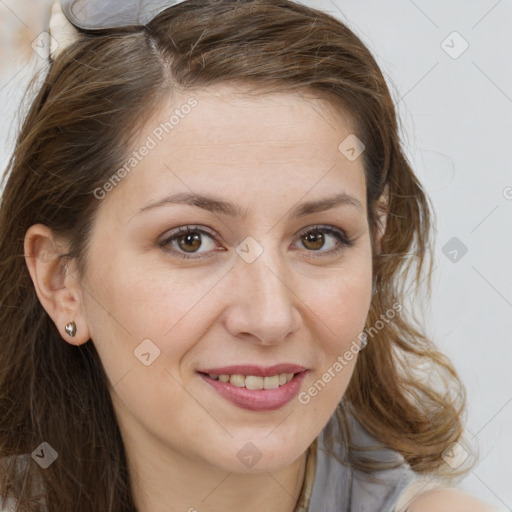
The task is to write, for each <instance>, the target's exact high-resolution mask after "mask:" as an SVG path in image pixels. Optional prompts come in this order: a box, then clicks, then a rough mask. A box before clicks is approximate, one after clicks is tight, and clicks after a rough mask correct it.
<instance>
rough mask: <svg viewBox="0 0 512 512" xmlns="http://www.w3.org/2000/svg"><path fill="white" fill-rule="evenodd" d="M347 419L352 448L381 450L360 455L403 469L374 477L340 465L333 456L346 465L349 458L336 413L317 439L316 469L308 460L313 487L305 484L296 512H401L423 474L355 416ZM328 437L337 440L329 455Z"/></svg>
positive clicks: (308, 474)
mask: <svg viewBox="0 0 512 512" xmlns="http://www.w3.org/2000/svg"><path fill="white" fill-rule="evenodd" d="M347 416H348V418H347V420H348V424H349V429H350V440H351V444H355V445H357V446H373V447H378V446H380V447H381V448H376V449H372V450H371V451H367V452H360V453H362V454H363V456H364V457H365V458H370V457H371V458H372V459H374V460H379V461H385V462H393V461H397V462H400V466H398V467H396V468H393V469H384V470H380V471H376V472H373V473H371V476H370V473H366V472H362V471H360V470H356V469H354V468H352V467H350V466H349V465H344V464H342V463H341V462H339V461H338V460H337V459H336V457H335V456H334V455H333V454H335V455H337V456H338V457H339V458H340V459H342V460H344V461H346V460H347V457H346V449H345V446H344V444H343V439H342V435H343V434H342V431H341V426H340V420H339V417H338V413H337V411H336V412H335V413H334V414H333V415H332V417H331V418H330V419H329V421H328V422H327V424H326V426H325V427H324V429H323V430H322V432H321V433H320V434H319V436H318V437H317V444H316V450H314V452H315V453H316V457H314V456H313V459H315V458H316V467H315V463H314V462H315V461H313V463H312V464H311V463H310V459H309V458H308V464H307V468H306V479H305V480H306V482H307V481H308V480H311V481H312V482H313V483H311V482H309V484H308V483H305V485H304V487H305V489H303V493H302V495H301V498H300V499H299V504H298V506H297V509H296V512H393V511H395V510H397V504H398V501H399V499H400V498H401V497H402V500H400V501H401V502H403V501H404V500H403V495H404V491H405V490H406V488H408V487H409V486H410V485H411V484H412V483H414V482H417V483H419V481H420V479H419V474H418V473H415V472H414V471H413V470H412V469H411V467H410V466H409V464H407V462H405V460H404V458H403V456H402V455H401V454H400V453H398V452H395V451H393V450H391V449H389V448H387V447H384V446H383V445H382V444H381V443H378V442H377V441H376V440H375V439H374V438H373V437H371V436H370V435H369V434H368V433H367V432H366V431H365V430H364V429H363V427H362V426H361V424H360V423H359V422H357V421H356V420H355V419H354V418H353V416H351V415H347ZM327 434H330V435H331V436H332V438H333V439H334V442H333V446H332V451H329V448H328V446H327V444H326V436H327ZM358 453H359V452H358ZM372 476H373V478H372ZM308 487H309V489H308ZM311 487H312V489H311ZM309 495H310V499H309ZM308 501H309V504H308ZM401 510H406V509H403V508H401Z"/></svg>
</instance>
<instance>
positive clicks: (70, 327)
mask: <svg viewBox="0 0 512 512" xmlns="http://www.w3.org/2000/svg"><path fill="white" fill-rule="evenodd" d="M64 330H65V331H66V333H67V334H68V335H69V336H70V337H71V338H73V336H74V335H75V334H76V324H75V322H69V323H68V324H66V325H65V327H64Z"/></svg>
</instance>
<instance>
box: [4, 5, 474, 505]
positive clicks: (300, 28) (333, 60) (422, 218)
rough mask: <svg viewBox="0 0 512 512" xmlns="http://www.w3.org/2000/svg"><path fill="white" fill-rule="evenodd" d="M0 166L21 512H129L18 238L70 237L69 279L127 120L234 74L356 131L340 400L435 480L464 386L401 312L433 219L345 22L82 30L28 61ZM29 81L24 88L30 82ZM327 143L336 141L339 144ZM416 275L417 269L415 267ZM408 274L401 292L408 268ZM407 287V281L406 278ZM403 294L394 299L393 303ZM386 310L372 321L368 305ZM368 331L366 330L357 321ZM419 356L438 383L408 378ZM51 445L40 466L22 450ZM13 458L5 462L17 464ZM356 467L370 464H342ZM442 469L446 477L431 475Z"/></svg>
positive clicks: (231, 21) (378, 84)
mask: <svg viewBox="0 0 512 512" xmlns="http://www.w3.org/2000/svg"><path fill="white" fill-rule="evenodd" d="M44 73H45V76H44V79H43V82H42V85H40V84H39V85H38V86H37V87H38V88H37V94H36V96H35V99H33V100H32V102H31V104H30V108H29V110H28V113H27V115H26V116H25V119H24V121H23V123H22V126H21V130H20V133H19V135H18V138H17V141H16V146H15V150H14V153H13V155H12V157H11V159H10V161H9V163H8V167H7V169H6V171H5V174H4V181H5V189H4V192H3V197H2V201H1V206H0V237H1V244H0V282H1V283H2V284H1V290H0V325H1V326H2V329H1V332H0V353H1V354H2V355H1V357H0V456H1V457H2V471H1V475H0V485H1V488H2V493H3V496H4V497H6V496H8V495H11V496H14V497H16V498H18V499H19V503H20V507H21V508H22V509H23V510H40V509H41V503H43V502H44V503H45V504H46V506H47V510H49V511H51V512H53V511H58V512H62V511H63V510H74V511H76V512H80V511H84V512H85V511H105V512H106V511H109V512H121V511H122V512H127V511H134V510H135V506H134V502H133V498H132V493H131V488H130V481H129V474H128V470H127V464H126V457H125V451H124V447H123V443H122V439H121V435H120V432H119V429H118V425H117V422H116V417H115V414H114V410H113V407H112V403H111V399H110V394H109V387H108V380H107V377H106V375H105V373H104V371H103V368H102V365H101V362H100V360H99V357H98V354H97V352H96V350H95V348H94V344H93V343H92V341H89V342H88V343H85V344H84V345H81V346H72V345H70V344H68V343H66V342H65V341H63V339H62V338H61V336H60V334H59V332H58V330H57V329H56V327H55V325H54V324H53V322H52V320H51V318H50V317H49V315H48V314H47V313H46V311H45V310H44V309H43V307H42V306H41V304H40V303H39V301H38V298H37V295H36V292H35V289H34V286H33V283H32V281H31V278H30V275H29V273H28V269H27V267H26V264H25V261H24V254H23V241H24V235H25V232H26V230H27V229H28V228H29V227H30V226H31V225H33V224H36V223H42V224H45V225H47V226H48V227H50V228H51V229H52V230H53V231H54V233H56V234H58V235H60V236H62V237H65V238H66V239H67V240H69V242H70V251H69V253H68V254H67V257H68V258H75V259H76V262H77V268H78V270H79V275H80V276H83V275H84V272H85V270H86V262H87V242H88V239H89V235H90V232H91V227H92V226H93V223H94V220H95V212H96V209H97V207H98V204H99V202H98V200H97V199H96V197H95V196H94V194H93V191H94V190H95V189H97V188H98V187H101V186H102V185H103V184H104V183H105V181H106V180H107V179H108V178H109V177H110V176H111V175H112V172H113V171H114V170H116V169H119V168H120V167H121V166H122V164H123V162H125V161H126V156H127V154H129V153H130V148H131V145H132V144H133V141H134V140H135V137H137V135H138V133H139V131H140V129H141V127H142V126H143V124H144V123H145V122H146V121H147V120H148V119H149V118H150V116H151V115H153V114H154V113H155V111H156V109H157V108H158V107H159V106H160V105H162V104H163V102H164V101H165V100H166V99H167V98H168V97H169V94H170V93H171V91H172V89H173V88H175V87H179V88H180V89H182V90H192V89H193V88H204V87H208V86H209V85H212V84H216V83H221V82H232V83H235V84H241V85H242V86H247V87H253V88H254V89H255V90H272V91H277V90H283V91H295V92H300V91H305V90H306V89H308V90H313V91H315V92H316V93H317V94H319V95H320V96H325V97H326V98H328V99H330V100H331V101H332V103H333V104H338V105H342V106H343V107H345V108H346V109H347V110H348V111H349V112H350V113H351V114H352V116H353V119H354V120H355V122H356V127H357V130H356V134H357V136H358V138H359V139H361V140H362V141H364V144H365V146H366V150H365V151H364V153H363V156H362V157H363V158H364V167H365V175H366V184H367V205H368V221H369V225H370V228H371V233H372V245H373V247H374V248H375V240H374V234H375V232H376V229H377V228H378V223H377V218H378V217H377V214H378V210H377V209H378V202H377V201H378V199H379V198H380V197H381V195H382V193H383V191H384V188H385V187H386V186H387V188H388V190H389V202H388V205H387V210H388V221H387V226H386V230H385V234H384V236H383V238H382V245H381V252H380V253H378V251H374V252H375V254H374V259H373V273H374V277H375V280H376V288H377V292H376V293H375V295H374V296H373V299H372V303H371V308H370V312H369V315H368V319H367V324H366V327H367V329H368V332H369V333H372V335H371V338H370V337H369V342H368V345H367V346H366V347H365V348H364V349H363V350H362V351H361V353H360V354H359V357H358V361H357V364H356V367H355V370H354V374H353V376H352V379H351V381H350V384H349V387H348V389H347V391H346V393H345V396H344V398H343V402H342V404H341V405H343V407H341V405H340V410H341V411H342V412H343V411H344V410H345V409H346V408H350V411H351V413H352V414H354V416H355V417H356V418H357V419H358V420H359V421H360V422H361V423H362V425H364V427H365V428H366V429H367V430H368V432H369V433H370V434H372V435H373V436H374V437H375V438H376V439H377V440H378V441H380V442H382V443H384V444H385V445H386V446H388V447H390V448H392V449H394V450H396V451H398V452H399V453H401V454H402V455H403V456H404V457H405V460H406V461H407V462H409V463H410V464H411V466H412V468H413V469H415V470H416V471H419V472H423V473H429V472H431V473H435V474H441V473H443V472H445V470H450V468H449V467H448V466H447V465H446V464H445V463H444V461H443V457H442V453H443V450H445V449H446V448H447V447H449V446H450V444H451V443H453V442H455V441H457V440H458V439H459V438H460V437H461V435H462V433H463V427H462V425H463V422H462V419H461V417H462V415H463V413H464V411H465V402H466V398H465V389H464V386H463V385H462V383H461V382H460V380H459V379H458V376H457V374H456V372H455V370H454V368H453V367H452V365H451V364H450V362H449V361H448V360H447V359H446V357H444V356H443V355H442V354H441V353H440V352H439V351H438V350H437V349H436V347H435V345H434V343H433V342H432V341H431V340H429V339H428V338H427V336H426V335H425V334H424V332H423V330H422V328H421V325H420V324H419V322H417V320H415V317H414V314H413V313H412V312H407V311H406V308H405V305H406V303H407V301H408V300H410V299H411V297H412V296H416V294H417V290H419V289H420V287H419V285H420V281H421V280H422V279H423V280H425V282H427V283H428V281H429V274H430V271H431V270H432V264H433V262H432V245H431V244H432V240H431V238H432V229H431V228H432V212H431V208H430V205H429V201H428V199H427V197H426V194H425V192H424V190H423V189H422V187H421V185H420V184H419V182H418V180H417V179H416V177H415V175H414V172H413V170H412V169H411V166H410V165H409V163H408V161H407V159H406V157H405V155H404V152H403V150H402V148H401V143H400V140H399V136H398V124H397V118H396V113H395V108H394V104H393V100H392V97H391V95H390V92H389V90H388V87H387V85H386V82H385V80H384V78H383V76H382V74H381V72H380V70H379V68H378V66H377V64H376V62H375V60H374V58H373V57H372V55H371V53H370V52H369V51H368V49H367V48H366V47H365V46H364V45H363V43H362V42H361V41H360V39H359V38H358V37H357V36H356V35H355V34H354V33H353V32H352V31H350V30H349V29H348V28H347V27H346V26H345V25H344V24H342V23H341V22H340V21H338V20H336V19H335V18H333V17H331V16H329V15H327V14H325V13H322V12H320V11H317V10H314V9H310V8H307V7H305V6H301V5H298V4H295V3H293V2H291V1H288V0H254V1H248V0H245V1H243V0H239V1H237V0H189V1H187V2H184V3H181V4H179V5H177V6H174V7H172V8H169V9H167V10H166V11H164V12H162V13H160V14H159V15H158V16H157V17H156V18H155V19H153V20H152V21H151V22H150V23H149V24H148V25H147V26H146V27H129V28H124V29H116V30H109V31H104V32H101V33H97V34H90V33H81V34H80V36H79V37H78V39H77V40H76V42H74V43H73V44H71V45H70V46H69V47H68V48H66V49H65V51H63V52H62V54H61V55H59V57H58V58H57V59H56V60H55V61H54V62H53V63H52V64H51V66H50V67H49V69H48V70H45V71H44ZM34 83H35V82H34ZM340 142H341V141H340ZM425 267H427V268H426V271H427V273H426V276H423V275H422V274H424V273H425V272H424V271H425ZM414 269H415V272H414V273H413V275H412V291H411V289H410V288H406V282H407V279H406V277H408V276H410V273H411V272H410V271H411V270H414ZM409 284H411V283H409ZM408 295H409V297H408ZM396 303H400V304H402V305H404V309H403V311H402V313H401V314H399V315H395V316H394V318H393V319H391V320H388V321H387V322H386V323H385V325H384V326H383V327H382V328H380V329H375V325H376V323H377V322H378V321H379V318H380V315H381V314H382V313H383V312H385V311H387V310H388V309H390V308H392V307H393V304H396ZM372 327H373V328H374V331H371V329H372ZM411 358H417V360H418V361H423V362H425V361H427V362H431V363H432V365H433V368H438V369H439V370H441V371H442V373H444V374H445V375H446V376H447V377H448V378H449V379H450V381H451V389H454V390H455V391H454V393H451V394H450V393H447V392H446V389H445V390H444V391H442V390H436V389H435V387H434V386H432V385H430V384H428V383H424V382H423V381H422V380H421V379H420V378H419V377H418V375H416V374H415V373H414V372H413V371H412V370H413V367H414V361H413V362H412V363H411V361H412V359H411ZM42 442H47V443H49V444H50V445H51V446H52V447H54V448H55V449H56V450H57V452H58V463H55V464H52V465H51V466H50V467H48V468H47V469H45V470H41V469H40V468H39V466H38V465H37V464H36V463H35V462H34V461H33V460H32V459H31V457H30V454H31V453H32V452H33V451H34V450H35V449H36V447H38V446H39V445H40V443H42ZM20 461H21V463H22V464H21V465H20ZM354 464H356V465H357V464H361V467H364V469H365V470H367V471H372V469H374V466H373V465H372V464H365V463H363V462H361V461H359V462H358V461H354ZM446 473H449V471H446Z"/></svg>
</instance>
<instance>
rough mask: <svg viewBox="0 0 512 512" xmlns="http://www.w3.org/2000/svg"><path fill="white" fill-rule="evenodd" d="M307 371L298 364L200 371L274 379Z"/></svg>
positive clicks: (246, 366) (245, 365)
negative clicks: (285, 374) (286, 374)
mask: <svg viewBox="0 0 512 512" xmlns="http://www.w3.org/2000/svg"><path fill="white" fill-rule="evenodd" d="M305 370H307V368H305V367H304V366H300V365H297V364H287V363H282V364H275V365H273V366H258V365H253V364H237V365H233V366H222V367H219V368H208V369H205V370H198V371H199V372H201V373H210V374H212V375H254V376H256V377H272V376H273V375H280V374H281V373H300V372H303V371H305Z"/></svg>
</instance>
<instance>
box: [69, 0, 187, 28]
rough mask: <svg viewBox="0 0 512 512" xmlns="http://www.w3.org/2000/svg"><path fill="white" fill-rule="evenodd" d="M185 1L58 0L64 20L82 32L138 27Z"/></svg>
mask: <svg viewBox="0 0 512 512" xmlns="http://www.w3.org/2000/svg"><path fill="white" fill-rule="evenodd" d="M185 1H186V0H60V5H61V8H62V12H63V13H64V16H66V18H67V19H68V21H69V22H70V23H71V24H73V25H74V26H75V27H77V28H79V29H82V30H104V29H109V28H119V27H129V26H140V25H146V24H147V23H149V22H150V21H151V20H152V19H153V18H154V17H155V16H157V15H158V14H159V13H161V12H162V11H164V10H165V9H167V8H168V7H172V6H173V5H177V4H181V3H183V2H185Z"/></svg>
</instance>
